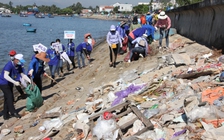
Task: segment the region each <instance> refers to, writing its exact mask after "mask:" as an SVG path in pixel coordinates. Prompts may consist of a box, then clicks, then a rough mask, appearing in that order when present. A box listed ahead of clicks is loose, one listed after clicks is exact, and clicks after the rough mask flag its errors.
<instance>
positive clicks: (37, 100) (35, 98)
mask: <svg viewBox="0 0 224 140" xmlns="http://www.w3.org/2000/svg"><path fill="white" fill-rule="evenodd" d="M25 91H26V94H27V102H26V109H27V110H28V111H33V110H34V109H35V108H39V107H41V106H42V105H43V98H42V96H41V94H40V90H39V88H38V87H37V85H31V84H30V85H28V86H27V87H26V89H25Z"/></svg>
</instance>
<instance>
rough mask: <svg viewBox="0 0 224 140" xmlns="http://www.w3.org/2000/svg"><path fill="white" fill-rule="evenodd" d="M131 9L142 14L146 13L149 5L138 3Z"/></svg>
mask: <svg viewBox="0 0 224 140" xmlns="http://www.w3.org/2000/svg"><path fill="white" fill-rule="evenodd" d="M133 11H134V12H135V13H139V14H144V13H147V12H148V11H149V5H143V4H142V5H138V6H135V7H133Z"/></svg>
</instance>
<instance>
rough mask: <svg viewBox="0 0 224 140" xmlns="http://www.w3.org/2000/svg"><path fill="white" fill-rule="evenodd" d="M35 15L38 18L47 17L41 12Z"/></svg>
mask: <svg viewBox="0 0 224 140" xmlns="http://www.w3.org/2000/svg"><path fill="white" fill-rule="evenodd" d="M35 17H36V18H45V16H44V14H41V13H39V14H36V15H35Z"/></svg>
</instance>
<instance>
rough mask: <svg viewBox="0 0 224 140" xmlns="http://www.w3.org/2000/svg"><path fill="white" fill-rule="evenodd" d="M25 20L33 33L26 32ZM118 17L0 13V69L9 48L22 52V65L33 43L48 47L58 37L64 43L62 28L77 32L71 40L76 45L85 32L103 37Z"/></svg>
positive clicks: (95, 36)
mask: <svg viewBox="0 0 224 140" xmlns="http://www.w3.org/2000/svg"><path fill="white" fill-rule="evenodd" d="M24 23H31V24H32V26H31V27H33V28H36V29H37V31H36V33H33V32H26V28H29V27H25V26H23V24H24ZM117 23H118V21H105V20H96V19H84V18H79V17H54V18H48V17H45V18H35V17H34V16H29V17H20V16H18V15H12V17H0V62H1V63H0V70H2V68H3V67H4V65H5V64H6V63H7V62H8V60H9V56H8V52H9V51H10V50H11V49H14V50H16V51H17V53H22V54H23V55H24V59H25V60H26V64H25V67H26V69H27V65H28V64H29V62H30V60H31V56H32V55H33V45H34V44H38V43H41V44H43V45H45V46H47V47H49V46H50V43H51V42H52V41H55V40H56V39H57V38H59V39H60V40H61V43H62V44H64V45H66V44H67V43H68V40H65V39H64V38H63V37H64V31H65V30H72V31H75V32H76V39H75V40H73V42H74V43H75V45H76V46H77V45H78V44H79V43H81V42H83V40H84V34H85V33H88V32H89V33H91V34H92V36H93V38H95V40H96V41H99V40H100V39H102V38H104V37H105V36H106V34H107V32H108V31H109V29H110V25H112V24H114V25H117Z"/></svg>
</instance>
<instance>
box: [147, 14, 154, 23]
mask: <svg viewBox="0 0 224 140" xmlns="http://www.w3.org/2000/svg"><path fill="white" fill-rule="evenodd" d="M153 15H154V14H150V12H148V13H147V15H146V22H147V24H149V25H152V24H153V22H152V19H153Z"/></svg>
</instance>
